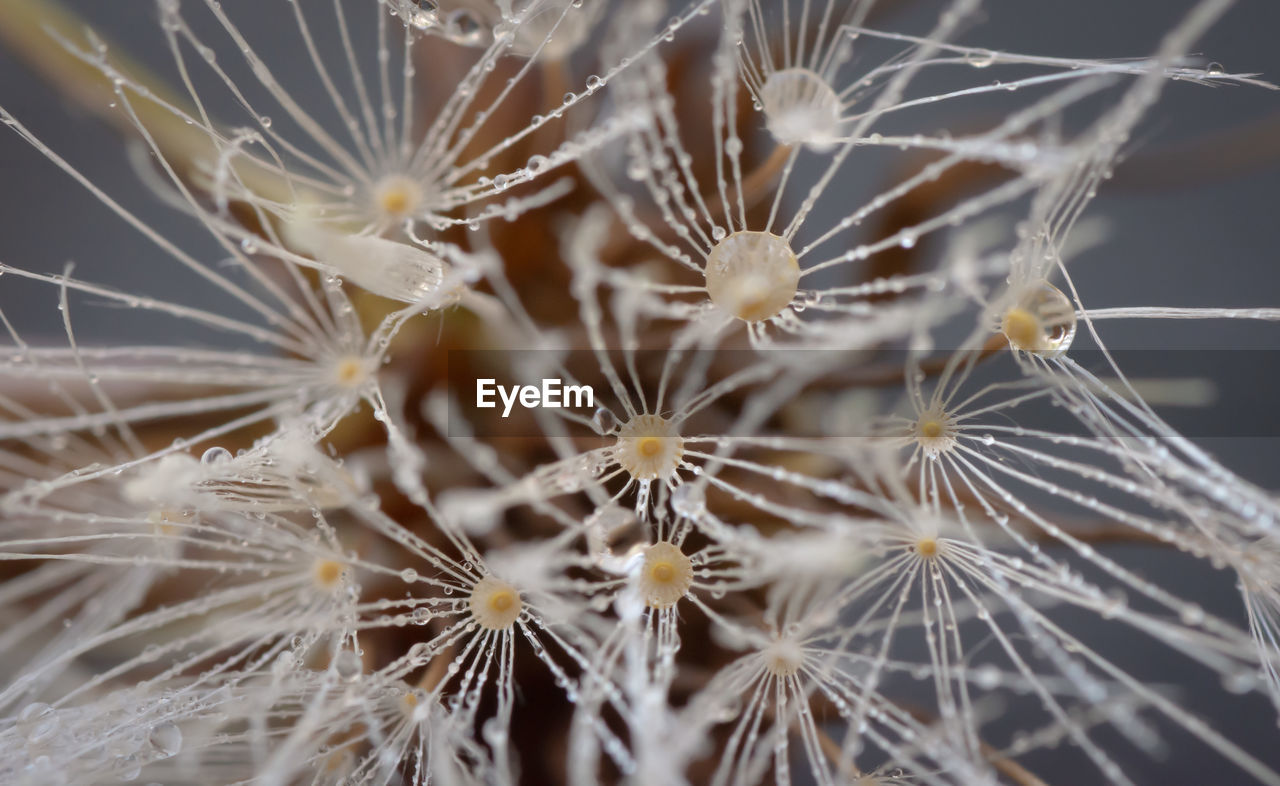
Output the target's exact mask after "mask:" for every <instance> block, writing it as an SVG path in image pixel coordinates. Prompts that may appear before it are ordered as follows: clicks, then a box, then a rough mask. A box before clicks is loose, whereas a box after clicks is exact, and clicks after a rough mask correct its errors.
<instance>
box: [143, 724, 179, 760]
mask: <svg viewBox="0 0 1280 786" xmlns="http://www.w3.org/2000/svg"><path fill="white" fill-rule="evenodd" d="M147 741H148V742H150V743H151V747H153V748H155V749H156V753H158V754H159V755H160V757H161V758H164V759H168V758H170V757H173V756H177V755H178V751H180V750H182V730H181V729H179V728H178V726H177V724H175V723H170V722H169V721H165V722H164V723H160V724H157V725H155V726H153V727H151V734H150V735H148V737H147Z"/></svg>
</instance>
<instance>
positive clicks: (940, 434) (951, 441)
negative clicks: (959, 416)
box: [910, 406, 957, 458]
mask: <svg viewBox="0 0 1280 786" xmlns="http://www.w3.org/2000/svg"><path fill="white" fill-rule="evenodd" d="M910 431H911V438H912V439H914V440H915V443H916V444H917V445H919V446H920V449H921V450H922V451H923V452H924V454H925V455H926V456H928V457H930V458H937V457H938V456H940V455H942V454H943V453H946V452H947V451H949V450H951V449H952V448H954V447H955V445H956V434H957V432H956V426H955V421H954V420H953V419H952V417H951V416H950V415H949V414H948V413H947V412H946V411H945V410H944V409H943V408H942V407H941V406H935V407H931V408H930V409H929V410H927V411H925V412H923V413H921V414H920V416H919V417H918V418H917V419H916V421H915V423H913V424H912V425H911V428H910Z"/></svg>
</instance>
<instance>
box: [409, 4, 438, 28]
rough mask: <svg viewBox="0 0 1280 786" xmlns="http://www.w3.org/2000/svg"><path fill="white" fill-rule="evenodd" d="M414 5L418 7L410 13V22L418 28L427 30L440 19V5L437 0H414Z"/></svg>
mask: <svg viewBox="0 0 1280 786" xmlns="http://www.w3.org/2000/svg"><path fill="white" fill-rule="evenodd" d="M414 5H416V6H417V9H415V10H414V11H413V12H412V13H410V14H409V24H411V25H413V26H414V27H415V28H417V29H418V30H426V29H427V28H428V27H431V26H432V25H434V24H436V22H438V21H440V17H439V10H440V7H439V5H438V4H437V3H436V2H435V0H414Z"/></svg>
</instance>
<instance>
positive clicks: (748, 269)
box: [705, 231, 800, 322]
mask: <svg viewBox="0 0 1280 786" xmlns="http://www.w3.org/2000/svg"><path fill="white" fill-rule="evenodd" d="M705 273H706V277H707V295H708V296H710V298H711V302H712V303H714V304H715V305H716V306H717V307H718V308H720V309H722V310H724V311H726V312H728V313H730V314H732V315H733V316H735V317H737V318H738V319H741V320H743V321H744V322H759V321H760V320H763V319H768V318H770V317H773V316H776V315H777V314H778V313H779V312H781V311H782V309H784V308H786V307H787V305H788V304H789V303H790V302H791V300H792V298H794V297H795V296H796V289H797V287H798V286H799V285H800V264H799V262H798V261H797V260H796V255H795V253H794V252H793V251H792V250H791V246H790V245H788V244H787V241H785V240H783V239H782V238H780V237H778V236H777V235H774V234H771V233H769V232H747V231H741V232H734V233H733V234H732V235H729V236H728V237H726V238H725V239H724V240H721V241H720V242H719V243H716V245H715V246H714V247H713V248H712V249H711V253H710V254H708V255H707V265H706V270H705Z"/></svg>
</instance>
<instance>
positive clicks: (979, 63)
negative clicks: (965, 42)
mask: <svg viewBox="0 0 1280 786" xmlns="http://www.w3.org/2000/svg"><path fill="white" fill-rule="evenodd" d="M964 61H965V62H966V63H968V64H969V65H971V66H973V67H974V68H986V67H987V66H989V65H991V64H992V63H994V62H995V61H996V53H995V52H992V51H991V50H990V49H974V50H973V51H970V52H966V53H965V56H964Z"/></svg>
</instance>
